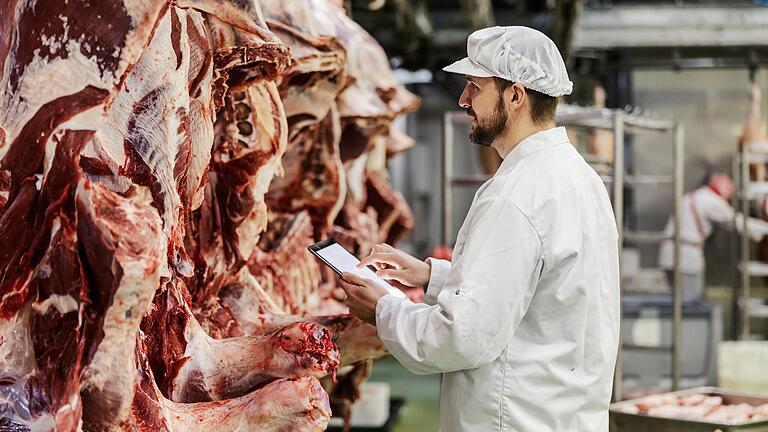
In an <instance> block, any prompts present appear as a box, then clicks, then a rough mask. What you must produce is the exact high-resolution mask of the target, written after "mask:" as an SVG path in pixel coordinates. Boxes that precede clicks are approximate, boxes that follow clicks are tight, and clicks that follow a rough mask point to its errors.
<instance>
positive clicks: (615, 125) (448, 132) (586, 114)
mask: <svg viewBox="0 0 768 432" xmlns="http://www.w3.org/2000/svg"><path fill="white" fill-rule="evenodd" d="M556 117H557V118H556V122H557V124H558V125H571V126H577V127H582V128H592V129H603V130H611V131H613V133H614V140H615V142H614V160H613V161H609V160H599V159H596V158H592V157H589V155H585V159H586V160H587V162H589V163H590V165H592V166H593V167H594V166H596V165H600V164H603V165H607V166H608V167H610V168H611V172H612V175H603V176H601V177H602V178H603V181H604V182H605V183H606V184H610V185H611V186H612V204H613V211H614V215H615V217H616V225H617V228H618V233H619V244H621V245H624V243H625V242H631V243H635V244H639V243H660V242H662V241H664V240H667V239H672V240H674V244H675V254H674V255H675V257H674V270H673V271H674V284H673V285H674V286H673V293H672V294H673V315H672V320H673V324H672V332H673V333H672V389H673V390H677V389H678V385H679V383H680V377H681V374H682V351H681V340H682V315H683V314H682V292H681V289H682V288H681V274H680V210H681V208H680V203H681V201H682V196H683V148H684V129H683V127H682V125H680V124H679V123H675V122H672V121H669V120H663V119H658V118H655V117H651V116H648V115H646V114H638V113H635V112H626V111H624V110H616V109H608V108H596V107H579V106H573V105H560V106H558V110H557V116H556ZM469 121H470V119H469V117H468V116H467V114H466V112H464V111H449V112H446V113H445V115H444V117H443V148H442V173H441V174H442V198H443V199H442V201H443V206H442V207H443V212H442V238H441V241H442V243H443V244H446V245H447V244H449V242H450V241H452V240H453V239H452V235H451V224H452V219H453V211H452V209H453V196H452V189H453V188H454V187H456V186H464V187H466V186H480V185H481V184H482V183H484V182H485V181H487V180H488V179H489V178H490V176H485V175H461V176H456V175H454V173H453V143H454V127H453V126H454V125H455V124H462V123H463V124H468V123H469ZM639 132H662V133H670V132H672V133H673V134H674V135H673V158H674V170H673V173H672V175H666V176H664V175H635V176H629V175H626V172H625V167H624V136H625V133H639ZM659 183H673V184H674V198H675V203H674V227H675V230H674V234H673V236H672V237H669V236H668V235H666V234H665V233H664V232H629V231H625V229H624V186H625V185H640V184H659ZM622 247H623V246H622ZM619 264H620V266H621V254H620V256H619ZM622 285H623V284H622ZM620 290H621V298H623V297H624V288H623V286H622V287H621V288H620ZM621 316H622V317H623V311H622V315H621ZM621 357H622V347H621V344H620V345H619V355H618V358H617V361H616V373H615V377H614V389H613V399H614V400H616V401H618V400H621V399H622V396H623V374H622V367H621Z"/></svg>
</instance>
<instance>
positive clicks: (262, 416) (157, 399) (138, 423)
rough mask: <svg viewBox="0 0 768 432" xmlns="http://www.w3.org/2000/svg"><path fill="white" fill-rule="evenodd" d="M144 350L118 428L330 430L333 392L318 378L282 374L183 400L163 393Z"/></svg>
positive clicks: (191, 431) (146, 431)
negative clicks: (246, 388) (246, 387)
mask: <svg viewBox="0 0 768 432" xmlns="http://www.w3.org/2000/svg"><path fill="white" fill-rule="evenodd" d="M142 352H143V351H142V350H137V352H136V363H137V368H136V369H137V374H138V377H137V380H136V391H135V396H134V401H133V410H132V412H131V417H130V418H129V419H128V420H126V421H125V422H123V423H121V424H120V425H119V430H126V431H137V432H138V431H141V432H156V431H160V432H197V431H234V432H246V431H249V432H282V431H308V432H311V431H322V430H325V428H326V426H327V425H328V419H329V418H330V415H331V409H330V405H329V403H328V395H327V394H326V393H325V391H324V390H323V388H322V387H321V386H320V383H319V382H318V381H317V379H315V378H311V377H305V378H299V379H297V380H290V379H280V380H277V381H273V382H271V383H270V384H268V385H266V386H264V387H262V388H261V389H259V390H256V391H254V392H251V393H249V394H247V395H245V396H241V397H238V398H234V399H228V400H225V401H216V402H198V403H178V402H173V401H170V400H168V399H166V398H165V397H164V396H163V395H162V393H160V390H159V389H158V388H157V385H156V384H155V382H156V378H155V377H154V375H153V373H152V369H151V368H150V367H149V363H148V361H147V359H146V358H144V357H143V355H142Z"/></svg>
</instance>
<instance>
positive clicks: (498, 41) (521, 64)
mask: <svg viewBox="0 0 768 432" xmlns="http://www.w3.org/2000/svg"><path fill="white" fill-rule="evenodd" d="M443 70H444V71H446V72H453V73H457V74H462V75H472V76H477V77H499V78H504V79H506V80H508V81H512V82H517V83H520V84H522V85H523V87H525V88H528V89H531V90H536V91H538V92H541V93H544V94H547V95H550V96H552V97H559V96H563V95H569V94H571V91H572V90H573V83H572V82H571V81H570V79H568V70H567V69H566V68H565V62H563V57H562V56H561V55H560V51H558V49H557V46H556V45H555V43H554V42H552V39H550V38H548V37H547V36H546V35H545V34H544V33H542V32H540V31H538V30H534V29H532V28H529V27H521V26H511V27H499V26H496V27H488V28H484V29H481V30H477V31H475V32H473V33H472V34H471V35H469V38H468V39H467V57H465V58H463V59H461V60H459V61H457V62H455V63H453V64H451V65H449V66H446V67H444V68H443Z"/></svg>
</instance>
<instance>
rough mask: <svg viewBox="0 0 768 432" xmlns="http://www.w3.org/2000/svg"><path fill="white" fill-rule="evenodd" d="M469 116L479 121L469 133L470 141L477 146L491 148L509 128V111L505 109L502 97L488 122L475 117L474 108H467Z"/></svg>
mask: <svg viewBox="0 0 768 432" xmlns="http://www.w3.org/2000/svg"><path fill="white" fill-rule="evenodd" d="M467 114H469V115H472V116H473V117H475V119H476V120H477V126H475V127H474V128H472V130H471V131H470V132H469V140H470V141H472V142H473V143H475V144H477V145H481V146H485V147H488V146H490V145H491V144H493V142H494V141H495V140H496V138H497V137H498V136H499V135H500V134H501V133H502V132H504V129H505V128H506V127H507V111H506V110H505V109H504V99H502V98H501V97H500V98H499V101H498V102H497V103H496V110H495V111H494V113H493V114H491V116H490V118H488V121H486V122H480V119H479V118H477V117H476V116H474V115H473V113H472V108H467Z"/></svg>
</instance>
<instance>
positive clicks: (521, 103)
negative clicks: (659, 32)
mask: <svg viewBox="0 0 768 432" xmlns="http://www.w3.org/2000/svg"><path fill="white" fill-rule="evenodd" d="M467 51H468V58H465V59H463V60H460V61H458V62H456V63H454V64H452V65H450V66H448V67H446V68H445V70H446V71H447V72H453V73H460V74H463V75H466V77H467V84H466V87H465V88H464V91H463V93H462V95H461V98H460V99H459V105H460V106H461V107H463V108H465V109H466V110H467V112H468V114H469V115H470V116H471V117H472V130H471V133H470V139H471V140H472V141H473V142H475V143H476V144H479V145H486V146H491V147H493V148H494V149H496V150H497V151H498V153H499V155H501V157H502V158H503V159H504V161H503V162H502V164H501V166H500V167H499V169H498V171H497V172H496V173H495V175H494V176H493V177H492V178H491V179H490V180H488V181H487V182H486V183H485V184H484V185H483V186H482V187H481V188H480V189H479V190H478V191H477V193H476V195H475V199H474V201H473V203H472V205H471V207H470V209H469V213H468V214H467V217H466V219H465V220H464V224H463V226H462V227H461V230H460V232H459V234H458V238H457V240H456V245H455V248H454V253H453V259H452V263H451V262H447V261H441V260H428V261H427V262H422V261H419V260H417V259H415V258H413V257H411V256H409V255H407V254H405V253H403V252H400V251H398V250H396V249H394V248H391V247H389V246H386V245H379V246H377V247H376V248H375V249H374V252H373V253H372V254H371V255H370V256H369V257H367V258H366V259H364V260H363V261H362V262H361V265H367V264H373V265H375V266H376V267H377V268H378V269H379V271H378V274H379V275H380V276H382V277H383V278H385V279H389V280H391V281H395V282H399V283H401V284H403V285H408V286H425V285H426V300H425V303H423V304H415V303H413V302H411V301H410V300H408V299H404V298H398V297H395V296H392V295H387V294H386V291H385V290H384V289H383V288H382V287H379V286H378V285H376V284H375V283H373V282H371V281H369V280H366V279H363V278H360V277H358V276H356V275H354V274H351V273H347V274H345V275H344V280H345V281H344V282H343V283H342V286H343V288H344V291H345V292H346V294H347V300H346V302H347V305H348V306H349V308H350V311H351V312H352V313H353V314H355V315H357V316H358V317H360V318H361V319H364V320H366V321H368V322H370V323H373V324H375V325H376V326H377V328H378V334H379V337H380V338H381V340H382V342H383V343H384V345H386V347H387V348H388V349H389V351H390V352H391V353H392V355H393V356H394V357H395V358H396V359H397V360H398V361H400V363H402V364H403V365H404V366H405V367H406V368H408V369H409V370H411V371H413V372H414V373H418V374H431V373H443V380H442V389H441V399H440V430H441V431H443V432H452V431H471V432H481V431H482V432H485V431H517V432H522V431H535V432H544V431H568V432H574V431H584V432H607V431H608V404H609V401H610V397H611V387H612V377H613V371H614V363H615V360H616V351H617V346H618V340H619V339H618V338H619V268H618V235H617V230H616V224H615V222H614V215H613V211H612V209H611V204H610V201H609V199H608V194H607V192H606V189H605V186H604V185H603V182H602V181H601V180H600V178H599V177H598V176H597V174H596V173H595V172H594V170H593V169H592V168H591V167H590V166H589V165H588V164H587V163H586V162H585V161H584V159H583V158H582V157H581V156H580V155H579V153H577V152H576V150H575V149H574V148H573V146H572V145H571V144H570V143H569V142H568V137H567V135H566V131H565V129H564V128H562V127H559V128H557V127H555V108H556V106H557V98H558V97H559V96H562V95H565V94H569V93H570V92H571V89H572V83H571V81H569V79H568V74H567V71H566V68H565V64H564V63H563V59H562V57H561V56H560V53H559V52H558V50H557V47H556V46H555V44H554V43H553V42H552V41H551V40H550V39H549V38H547V37H546V36H545V35H544V34H542V33H540V32H538V31H536V30H533V29H530V28H526V27H491V28H486V29H483V30H479V31H476V32H474V33H472V34H471V35H470V36H469V40H468V42H467Z"/></svg>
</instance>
